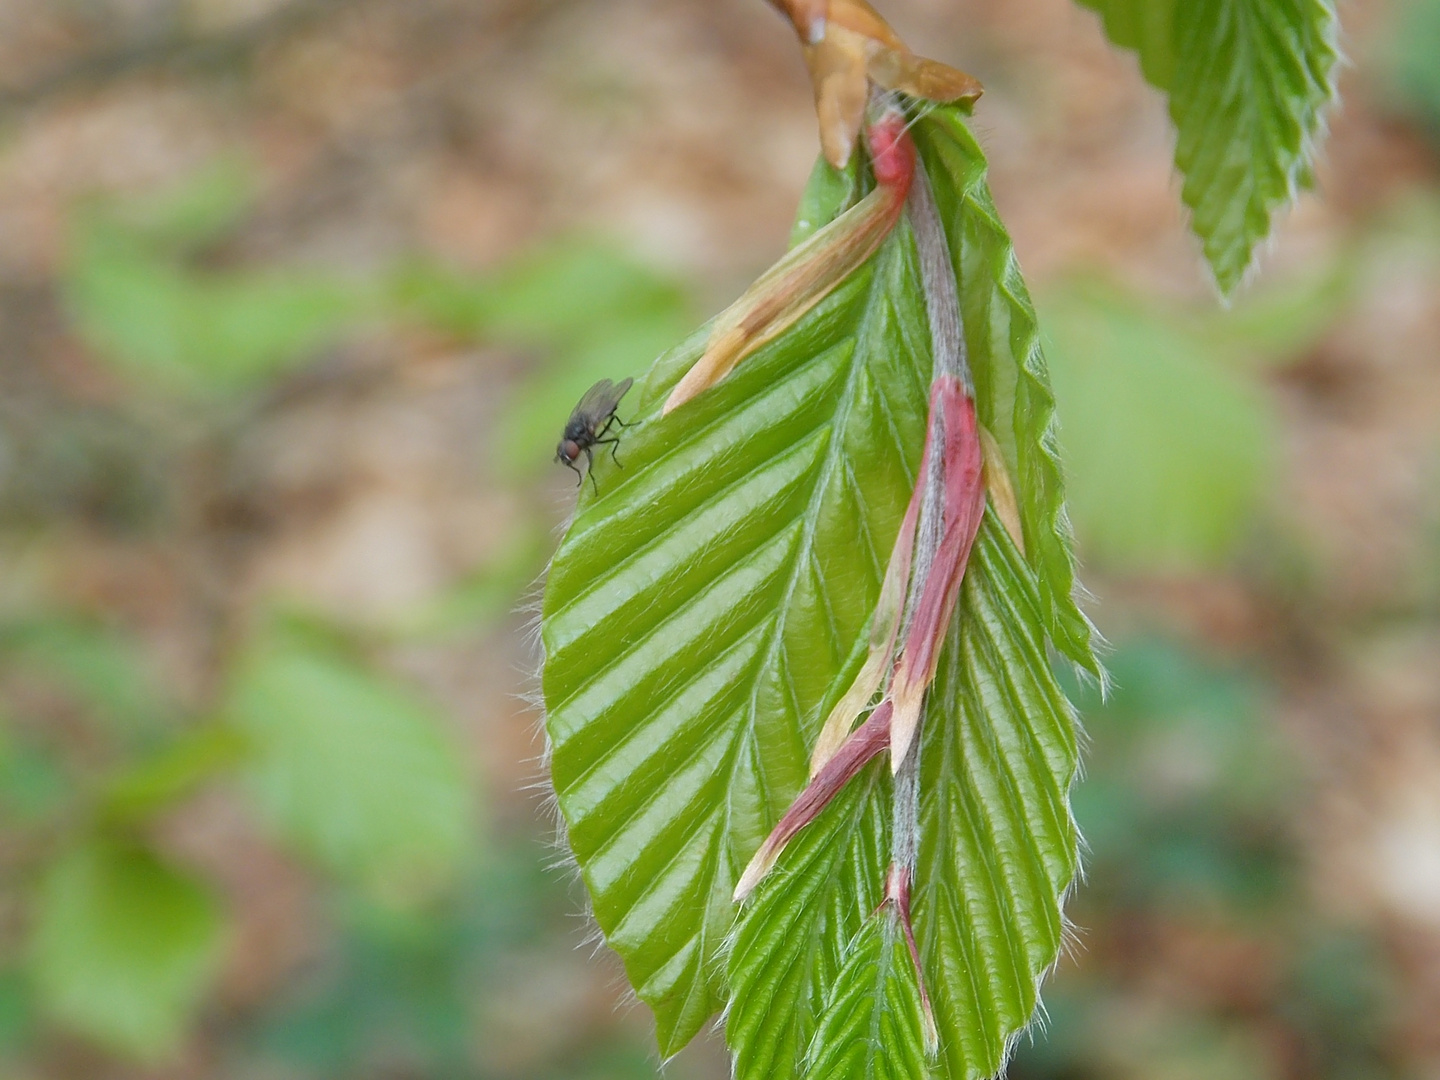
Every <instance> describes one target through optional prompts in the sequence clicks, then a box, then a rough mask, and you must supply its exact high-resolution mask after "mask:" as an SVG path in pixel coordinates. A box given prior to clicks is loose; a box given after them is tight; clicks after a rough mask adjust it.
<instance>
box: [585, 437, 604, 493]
mask: <svg viewBox="0 0 1440 1080" xmlns="http://www.w3.org/2000/svg"><path fill="white" fill-rule="evenodd" d="M585 462H586V464H585V473H586V475H587V476H589V477H590V487H591V488H593V489H594V491H595V497H596V498H599V497H600V484H599V482H598V481H596V479H595V453H594V451H593V450H592V449H591V448H590V447H588V446H587V447H585ZM581 483H582V484H583V483H584V481H583V480H582V481H581Z"/></svg>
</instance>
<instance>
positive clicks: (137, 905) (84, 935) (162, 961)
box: [31, 839, 224, 1059]
mask: <svg viewBox="0 0 1440 1080" xmlns="http://www.w3.org/2000/svg"><path fill="white" fill-rule="evenodd" d="M36 901H37V902H36V906H35V918H36V923H35V929H34V938H33V940H32V943H31V944H32V948H31V963H32V965H33V970H34V975H35V983H36V987H37V989H38V991H39V998H40V1003H41V1005H42V1007H43V1008H44V1009H45V1010H46V1011H47V1012H48V1013H49V1014H50V1015H51V1016H53V1017H55V1018H56V1019H57V1020H59V1021H61V1022H63V1023H65V1024H67V1025H69V1026H70V1027H72V1028H75V1029H76V1030H78V1031H81V1032H83V1033H85V1034H86V1035H89V1036H91V1037H92V1038H95V1039H98V1040H99V1041H101V1042H103V1043H105V1044H107V1045H108V1046H111V1047H113V1048H114V1049H116V1050H119V1051H121V1052H124V1053H128V1054H131V1055H134V1056H137V1057H140V1058H145V1059H155V1058H160V1057H164V1056H166V1055H168V1054H170V1053H172V1052H173V1051H174V1050H175V1049H176V1048H177V1047H178V1045H179V1043H180V1040H181V1038H182V1036H183V1035H184V1032H185V1029H186V1026H187V1024H188V1023H189V1020H190V1018H191V1015H192V1014H193V1012H194V1010H195V1007H196V1006H197V1005H198V1004H199V998H200V995H201V993H202V991H203V990H204V988H205V985H206V983H207V982H208V980H209V979H210V977H211V975H213V974H214V971H215V968H216V964H217V962H218V961H219V958H220V950H221V947H222V945H223V943H224V922H223V920H222V917H221V915H220V912H219V910H218V909H217V907H216V905H215V901H214V900H213V898H212V897H211V895H210V893H209V892H208V891H207V890H205V889H204V888H203V887H201V886H200V885H199V884H197V883H196V882H194V881H192V880H190V879H189V878H188V877H185V876H183V875H181V874H179V873H178V872H176V871H175V870H173V869H171V868H170V867H168V866H166V865H165V864H163V863H161V862H160V861H159V860H158V859H156V858H155V856H153V855H151V854H150V853H148V852H146V851H144V850H141V849H139V848H135V847H131V846H129V845H126V844H120V843H116V842H113V841H109V840H103V839H97V840H94V841H91V842H88V843H86V844H85V845H84V846H81V847H78V848H75V849H74V850H71V851H69V852H67V853H65V854H63V855H61V856H60V858H59V860H58V861H57V862H56V863H55V865H54V866H52V867H51V868H50V870H49V872H48V873H47V874H46V876H45V878H44V879H43V881H42V883H41V887H40V890H39V893H38V894H37V897H36Z"/></svg>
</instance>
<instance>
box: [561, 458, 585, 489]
mask: <svg viewBox="0 0 1440 1080" xmlns="http://www.w3.org/2000/svg"><path fill="white" fill-rule="evenodd" d="M560 463H561V464H562V465H564V466H565V467H566V468H567V469H569V470H570V471H571V472H573V473H574V474H575V486H576V487H579V486H580V485H581V484H583V483H584V482H585V476H584V474H582V473H581V472H580V470H579V469H577V468H576V467H575V463H574V462H573V461H567V460H566V459H565V458H561V459H560Z"/></svg>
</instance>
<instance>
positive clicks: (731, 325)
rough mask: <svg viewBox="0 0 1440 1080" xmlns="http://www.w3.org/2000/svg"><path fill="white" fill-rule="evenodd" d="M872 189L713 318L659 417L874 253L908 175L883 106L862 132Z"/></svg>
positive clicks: (901, 130) (910, 151)
mask: <svg viewBox="0 0 1440 1080" xmlns="http://www.w3.org/2000/svg"><path fill="white" fill-rule="evenodd" d="M869 136H870V141H871V157H872V159H873V161H874V172H875V180H876V186H875V190H873V191H872V192H870V194H868V195H866V196H865V198H863V199H861V200H860V202H858V203H856V204H855V205H854V206H853V207H851V208H850V209H849V210H847V211H846V212H845V213H843V214H841V215H840V216H839V217H837V218H836V219H835V220H834V221H832V222H830V224H828V225H826V226H825V227H824V228H823V229H821V230H819V231H818V232H816V233H815V234H814V235H812V236H811V237H810V238H809V239H808V240H806V241H805V242H804V243H802V244H800V245H798V246H797V247H794V248H792V249H791V250H790V251H788V252H787V253H786V254H785V256H784V257H783V258H781V259H780V261H779V262H777V263H776V264H775V265H774V266H772V267H771V268H770V269H769V270H767V271H765V273H763V274H761V275H760V277H759V278H758V279H757V280H756V281H755V283H754V284H753V285H751V286H750V288H748V289H746V290H745V293H744V295H742V296H741V297H740V299H738V300H736V301H735V303H733V304H731V305H730V306H729V307H728V308H726V309H725V310H724V311H723V312H721V313H720V315H719V316H718V317H717V318H716V319H715V325H714V327H713V328H712V329H711V331H710V339H709V341H708V342H707V343H706V346H705V352H704V353H703V354H702V355H701V356H700V359H699V360H697V361H695V363H694V364H693V365H692V366H691V368H690V370H689V371H687V372H686V373H685V375H684V377H683V378H682V379H681V380H680V381H679V383H677V384H676V386H675V389H674V390H672V391H671V392H670V396H669V398H667V399H666V401H665V406H664V408H663V410H662V413H667V414H668V413H670V412H672V411H674V410H675V409H677V408H679V407H680V406H681V405H683V404H685V402H687V401H689V400H690V399H692V398H694V397H695V396H697V395H698V394H700V393H702V392H704V391H705V390H708V389H709V388H710V387H712V386H714V385H715V384H716V383H718V382H719V381H720V380H721V379H723V378H724V377H725V376H726V375H728V374H730V372H731V371H732V370H734V368H735V365H736V364H738V363H739V362H740V361H741V360H743V359H744V358H745V357H747V356H749V355H750V354H751V353H753V352H754V351H755V350H756V349H758V348H760V347H761V346H762V345H764V344H765V343H766V342H768V341H771V340H773V339H774V338H776V337H778V336H779V335H780V334H782V333H784V332H785V331H786V330H787V329H789V328H790V327H791V326H793V325H794V324H795V322H796V320H798V319H799V318H800V317H801V316H802V315H804V314H805V313H806V312H807V311H809V310H810V309H811V308H812V307H814V306H815V305H816V304H818V303H819V302H820V301H821V300H823V299H825V297H827V296H829V295H830V293H832V292H833V291H834V290H835V288H836V287H837V286H838V285H839V284H840V283H841V282H842V281H844V280H845V279H846V278H848V277H849V276H850V275H851V274H853V273H854V272H855V271H856V270H858V269H859V268H860V267H861V265H862V264H863V263H864V262H865V260H866V259H868V258H869V257H870V256H871V255H873V254H874V253H875V250H876V249H877V248H878V247H879V246H880V245H881V243H883V242H884V240H885V238H886V237H887V236H889V235H890V233H891V231H892V230H893V229H894V228H895V225H896V223H897V222H898V221H899V220H900V214H901V213H902V212H903V210H904V209H905V197H906V196H907V195H908V194H909V192H910V180H911V178H912V177H913V176H914V174H915V144H914V143H913V142H911V140H910V136H909V135H908V134H906V132H905V115H904V113H902V112H900V111H899V110H898V109H886V110H884V111H883V112H882V113H881V115H880V116H879V117H878V118H877V119H876V120H875V122H874V123H873V124H871V125H870V128H869Z"/></svg>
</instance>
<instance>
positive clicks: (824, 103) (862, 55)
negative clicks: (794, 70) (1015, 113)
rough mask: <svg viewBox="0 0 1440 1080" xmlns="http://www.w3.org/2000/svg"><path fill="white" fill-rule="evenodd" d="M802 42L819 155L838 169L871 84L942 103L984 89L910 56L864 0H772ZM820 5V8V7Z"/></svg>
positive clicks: (936, 63) (962, 75)
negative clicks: (811, 89)
mask: <svg viewBox="0 0 1440 1080" xmlns="http://www.w3.org/2000/svg"><path fill="white" fill-rule="evenodd" d="M772 2H773V3H774V4H775V6H776V7H778V8H779V9H780V10H781V11H782V12H784V13H785V14H786V16H788V17H789V19H790V21H791V23H792V24H794V26H795V32H796V33H797V34H799V35H800V41H801V43H802V44H803V45H804V46H805V63H806V66H808V67H809V69H810V80H811V82H812V83H813V85H814V87H815V114H816V116H817V118H818V119H819V122H820V146H821V150H822V151H823V153H824V154H825V160H826V161H828V162H829V163H830V164H831V165H833V166H834V167H835V168H837V169H842V168H844V167H845V165H846V163H847V162H849V160H850V155H851V154H852V153H854V150H855V141H856V140H857V139H858V138H859V136H860V128H861V126H862V124H863V123H864V115H865V102H866V100H867V99H868V97H869V93H870V85H869V84H870V83H872V82H873V83H874V84H875V85H876V86H879V87H881V88H882V89H885V90H898V91H900V92H901V93H905V94H909V95H910V96H911V97H916V98H922V99H924V100H926V101H936V102H942V103H949V102H956V101H963V102H970V101H974V100H975V99H976V98H978V97H979V96H980V95H981V94H982V93H983V92H984V87H982V86H981V85H980V82H979V80H977V79H975V78H973V77H972V76H970V75H967V74H965V72H963V71H960V70H958V69H956V68H952V67H950V66H949V65H948V64H942V63H940V62H939V61H938V60H928V59H926V58H925V57H923V56H916V55H915V54H914V53H913V52H911V51H910V50H909V48H907V47H906V45H905V43H904V42H903V41H901V40H900V38H899V36H898V35H897V34H896V33H895V31H894V30H892V29H890V25H889V24H888V23H887V22H886V21H885V20H884V19H883V18H881V17H880V15H879V13H878V12H876V11H875V9H874V8H872V7H871V6H870V5H869V4H867V3H865V0H828V2H825V3H820V2H817V0H772ZM822 9H823V10H822Z"/></svg>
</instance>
